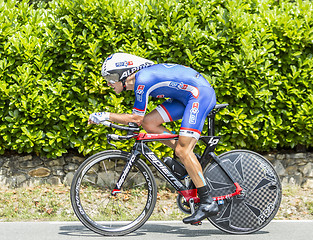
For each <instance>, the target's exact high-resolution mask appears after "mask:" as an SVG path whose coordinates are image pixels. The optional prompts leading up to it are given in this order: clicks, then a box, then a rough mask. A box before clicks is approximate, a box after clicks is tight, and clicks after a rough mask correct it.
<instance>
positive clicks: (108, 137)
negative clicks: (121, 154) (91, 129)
mask: <svg viewBox="0 0 313 240" xmlns="http://www.w3.org/2000/svg"><path fill="white" fill-rule="evenodd" d="M111 139H112V137H111V136H110V134H108V135H107V141H108V144H109V145H111V146H113V147H115V148H116V149H117V146H116V145H114V144H113V143H111Z"/></svg>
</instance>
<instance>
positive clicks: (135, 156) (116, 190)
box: [111, 150, 141, 196]
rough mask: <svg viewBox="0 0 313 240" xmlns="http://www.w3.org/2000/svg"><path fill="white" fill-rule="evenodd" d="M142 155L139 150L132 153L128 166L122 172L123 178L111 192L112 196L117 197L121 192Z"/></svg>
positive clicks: (121, 177) (120, 178)
mask: <svg viewBox="0 0 313 240" xmlns="http://www.w3.org/2000/svg"><path fill="white" fill-rule="evenodd" d="M140 154H141V153H140V152H139V151H137V150H133V151H132V153H131V155H130V158H129V160H128V161H127V163H126V165H125V166H124V169H123V171H122V174H121V176H120V177H119V179H118V180H117V183H116V185H115V187H114V189H113V190H112V192H111V195H112V196H116V194H117V193H120V192H121V188H122V186H123V184H124V182H125V179H126V178H127V176H128V174H129V172H130V170H131V168H132V167H133V165H134V163H136V161H137V160H138V158H139V156H140Z"/></svg>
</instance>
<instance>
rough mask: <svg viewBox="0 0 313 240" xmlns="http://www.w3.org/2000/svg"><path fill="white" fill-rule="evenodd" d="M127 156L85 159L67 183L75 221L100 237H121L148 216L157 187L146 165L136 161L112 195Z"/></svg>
mask: <svg viewBox="0 0 313 240" xmlns="http://www.w3.org/2000/svg"><path fill="white" fill-rule="evenodd" d="M129 156H130V154H129V153H125V152H122V151H118V150H109V151H104V152H101V153H98V154H95V155H93V156H91V157H89V158H88V159H87V160H85V161H84V162H83V163H82V164H81V165H80V167H79V168H78V170H77V171H76V173H75V175H74V178H73V180H72V184H71V190H70V195H71V203H72V207H73V209H74V212H75V214H76V216H77V217H78V219H79V220H80V221H81V222H82V223H83V224H84V225H85V226H86V227H87V228H89V229H90V230H92V231H94V232H96V233H98V234H101V235H104V236H121V235H125V234H128V233H131V232H133V231H135V230H136V229H138V228H139V227H141V226H142V225H143V224H144V223H145V222H146V221H147V220H148V219H149V217H150V215H151V214H152V212H153V209H154V207H155V203H156V199H157V187H156V183H155V179H154V177H153V174H152V172H151V170H150V169H149V167H148V166H147V164H145V163H144V162H143V161H142V160H141V159H138V161H136V162H135V163H134V165H133V167H132V168H131V170H130V172H129V174H128V176H127V177H126V179H125V182H124V184H123V186H122V188H121V193H117V195H116V196H112V195H111V192H112V190H113V189H114V187H115V185H116V183H117V180H118V178H119V177H120V175H121V173H122V170H123V169H124V166H125V163H126V162H127V159H128V158H129Z"/></svg>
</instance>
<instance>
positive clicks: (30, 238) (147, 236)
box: [0, 221, 313, 240]
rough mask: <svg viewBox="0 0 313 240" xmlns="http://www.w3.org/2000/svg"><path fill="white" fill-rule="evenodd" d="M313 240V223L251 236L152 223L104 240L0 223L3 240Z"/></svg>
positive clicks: (71, 226)
mask: <svg viewBox="0 0 313 240" xmlns="http://www.w3.org/2000/svg"><path fill="white" fill-rule="evenodd" d="M191 238H192V239H195V240H202V239H206V240H216V239H219V240H223V239H227V240H233V239H235V240H236V239H240V240H242V239H249V240H261V239H266V240H268V239H270V240H293V239H294V240H311V239H313V221H272V222H271V223H270V224H269V225H268V226H266V227H265V228H263V229H262V230H260V231H259V232H256V233H254V234H249V235H231V234H227V233H223V232H221V231H220V230H218V229H216V228H215V227H213V226H212V225H211V224H210V223H209V222H203V225H202V226H190V225H185V224H183V223H182V222H178V221H167V222H155V221H149V222H147V223H146V224H145V225H144V226H142V227H141V228H140V229H138V230H137V231H136V232H134V233H131V234H129V235H126V236H122V237H103V236H101V235H98V234H95V233H93V232H91V231H89V230H88V229H86V228H85V227H84V226H83V225H82V224H81V223H79V222H0V240H63V239H66V240H77V239H86V240H99V239H105V240H107V239H108V240H111V239H118V240H124V239H127V240H158V239H162V240H177V239H191Z"/></svg>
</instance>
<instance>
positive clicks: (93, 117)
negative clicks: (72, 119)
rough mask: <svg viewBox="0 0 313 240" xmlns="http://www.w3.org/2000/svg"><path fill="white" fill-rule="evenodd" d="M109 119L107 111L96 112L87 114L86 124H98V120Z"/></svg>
mask: <svg viewBox="0 0 313 240" xmlns="http://www.w3.org/2000/svg"><path fill="white" fill-rule="evenodd" d="M109 119H110V113H109V112H96V113H92V114H90V116H89V119H88V124H99V123H100V122H103V121H107V120H109Z"/></svg>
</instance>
